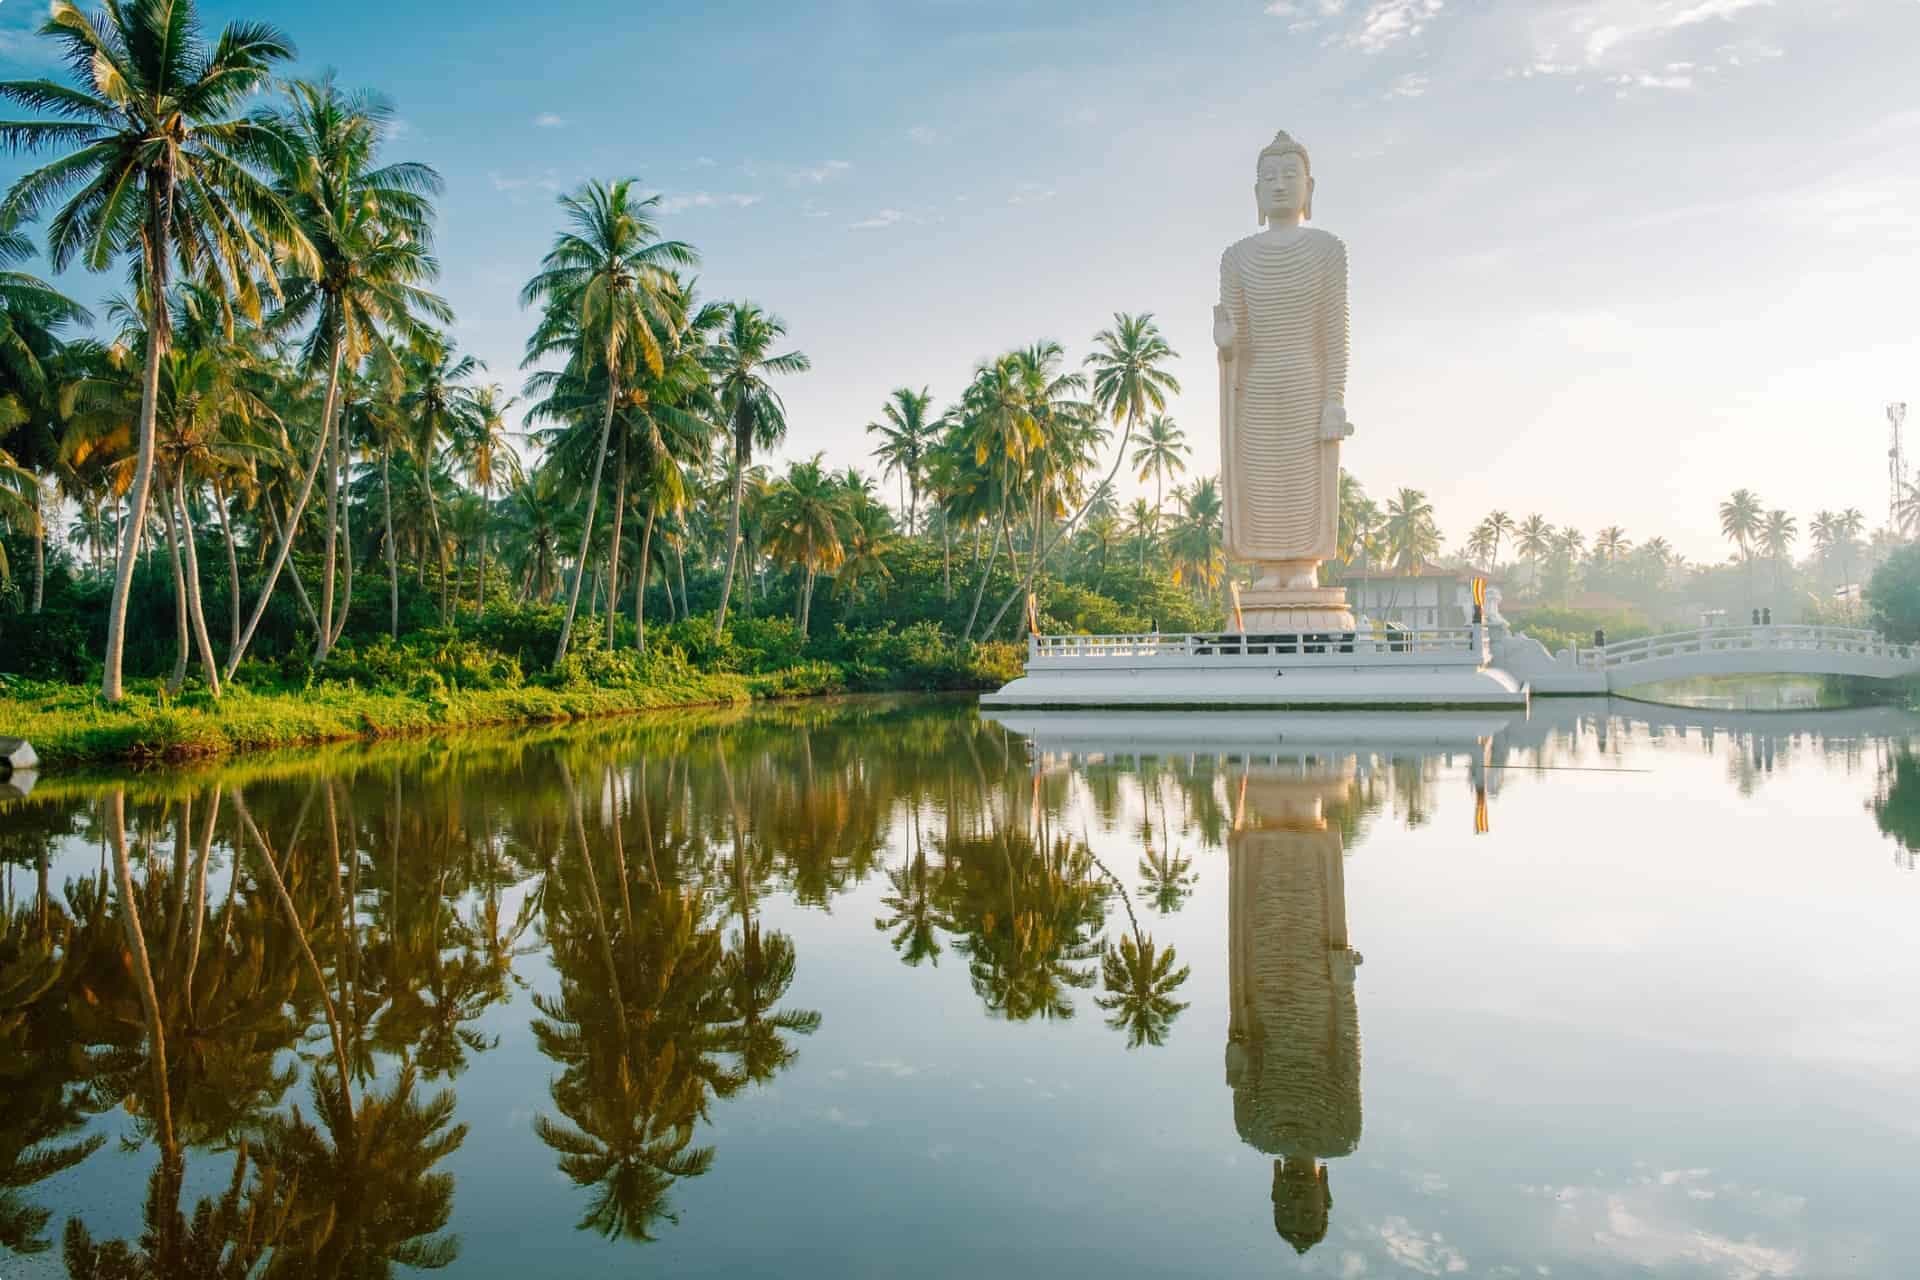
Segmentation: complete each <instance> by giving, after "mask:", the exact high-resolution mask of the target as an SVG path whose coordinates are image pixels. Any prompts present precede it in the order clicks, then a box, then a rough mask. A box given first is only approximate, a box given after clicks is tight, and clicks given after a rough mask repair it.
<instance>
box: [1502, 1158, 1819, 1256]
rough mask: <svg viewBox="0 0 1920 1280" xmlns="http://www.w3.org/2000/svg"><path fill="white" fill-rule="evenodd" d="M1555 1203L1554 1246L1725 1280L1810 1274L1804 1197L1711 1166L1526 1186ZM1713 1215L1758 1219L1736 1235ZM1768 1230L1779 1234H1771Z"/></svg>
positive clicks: (1571, 1252) (1527, 1190) (1526, 1190)
mask: <svg viewBox="0 0 1920 1280" xmlns="http://www.w3.org/2000/svg"><path fill="white" fill-rule="evenodd" d="M1522 1191H1523V1192H1524V1193H1526V1194H1529V1195H1532V1196H1535V1197H1538V1198H1549V1197H1550V1198H1551V1199H1552V1200H1553V1202H1554V1204H1555V1206H1556V1207H1555V1209H1554V1210H1553V1213H1552V1217H1551V1221H1550V1224H1549V1227H1550V1232H1551V1235H1552V1238H1553V1241H1554V1245H1555V1247H1556V1249H1557V1250H1561V1251H1564V1252H1565V1253H1567V1254H1569V1255H1572V1256H1575V1257H1579V1256H1588V1257H1592V1256H1595V1255H1598V1256H1600V1257H1603V1258H1605V1259H1607V1260H1608V1261H1610V1262H1612V1263H1614V1264H1618V1263H1626V1264H1629V1265H1632V1266H1634V1267H1644V1268H1663V1267H1672V1266H1675V1265H1685V1266H1690V1267H1697V1268H1701V1269H1703V1270H1704V1272H1705V1273H1706V1274H1709V1275H1713V1276H1717V1277H1723V1278H1724V1280H1768V1278H1769V1277H1781V1276H1799V1275H1805V1274H1808V1272H1807V1270H1806V1258H1805V1255H1804V1251H1803V1249H1802V1247H1801V1246H1800V1244H1799V1243H1798V1242H1794V1241H1781V1240H1779V1239H1778V1238H1777V1237H1778V1236H1779V1235H1781V1234H1783V1233H1788V1232H1792V1233H1794V1234H1796V1235H1797V1234H1798V1229H1799V1227H1800V1225H1801V1223H1802V1220H1803V1211H1804V1209H1805V1207H1806V1201H1805V1199H1804V1198H1802V1197H1800V1196H1789V1195H1780V1194H1777V1193H1774V1192H1768V1191H1763V1190H1760V1189H1757V1188H1748V1187H1743V1186H1741V1185H1739V1184H1738V1183H1733V1182H1724V1181H1721V1182H1715V1181H1713V1180H1712V1170H1710V1169H1664V1170H1661V1171H1659V1172H1658V1173H1650V1174H1643V1175H1641V1176H1640V1177H1638V1178H1636V1179H1633V1180H1631V1181H1629V1182H1627V1183H1625V1184H1624V1185H1622V1186H1618V1187H1604V1186H1598V1185H1594V1186H1565V1187H1523V1188H1522ZM1702 1213H1714V1214H1716V1215H1718V1216H1720V1217H1721V1218H1722V1219H1723V1220H1724V1218H1725V1217H1726V1215H1729V1214H1738V1215H1742V1216H1747V1217H1751V1218H1755V1219H1758V1220H1759V1221H1757V1222H1755V1223H1753V1224H1752V1225H1753V1227H1755V1228H1759V1229H1756V1230H1748V1231H1745V1232H1742V1233H1740V1234H1733V1233H1730V1232H1729V1231H1727V1230H1725V1229H1723V1228H1722V1229H1717V1228H1716V1227H1710V1226H1708V1225H1706V1224H1704V1223H1702V1222H1700V1221H1699V1220H1698V1215H1700V1214H1702ZM1763 1230H1764V1233H1765V1235H1771V1236H1774V1237H1776V1238H1775V1239H1767V1238H1764V1237H1763Z"/></svg>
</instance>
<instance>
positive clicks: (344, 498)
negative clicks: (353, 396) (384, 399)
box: [327, 406, 353, 649]
mask: <svg viewBox="0 0 1920 1280" xmlns="http://www.w3.org/2000/svg"><path fill="white" fill-rule="evenodd" d="M340 419H341V420H340V424H339V426H337V427H335V428H334V432H333V447H334V452H335V454H336V455H337V457H338V460H339V465H340V489H341V496H340V614H339V616H338V617H337V618H335V619H334V622H333V635H332V637H331V638H330V639H329V640H328V641H327V648H328V649H332V648H333V646H334V645H336V644H339V643H340V637H341V636H342V635H345V634H346V630H347V612H348V611H349V610H350V609H352V608H353V503H352V502H351V501H350V500H349V497H348V495H347V492H346V488H347V481H348V478H349V476H348V472H347V445H346V427H347V424H346V409H345V406H342V407H341V414H340Z"/></svg>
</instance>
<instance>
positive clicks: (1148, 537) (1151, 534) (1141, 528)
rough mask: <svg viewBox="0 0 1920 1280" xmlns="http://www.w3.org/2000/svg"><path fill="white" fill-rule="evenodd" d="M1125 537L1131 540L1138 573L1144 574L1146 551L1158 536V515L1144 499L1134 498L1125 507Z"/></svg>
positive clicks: (1145, 569)
mask: <svg viewBox="0 0 1920 1280" xmlns="http://www.w3.org/2000/svg"><path fill="white" fill-rule="evenodd" d="M1127 536H1128V537H1130V538H1132V539H1133V544H1134V549H1135V551H1136V553H1137V556H1138V560H1139V569H1140V572H1141V573H1145V572H1146V571H1147V549H1148V548H1149V547H1152V546H1153V545H1154V543H1155V541H1156V540H1157V539H1158V538H1159V536H1160V513H1159V512H1158V511H1157V510H1155V509H1154V508H1153V507H1150V506H1148V505H1147V500H1146V499H1145V498H1135V499H1134V500H1133V502H1132V504H1131V505H1129V506H1128V507H1127Z"/></svg>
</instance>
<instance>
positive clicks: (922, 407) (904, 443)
mask: <svg viewBox="0 0 1920 1280" xmlns="http://www.w3.org/2000/svg"><path fill="white" fill-rule="evenodd" d="M932 409H933V396H932V395H931V394H929V393H928V391H927V388H925V387H922V388H920V390H918V391H915V390H914V389H913V388H912V387H895V388H894V390H893V394H892V395H890V396H888V397H887V403H886V405H885V406H884V407H883V408H882V409H881V410H880V414H881V417H882V418H883V419H884V421H881V422H869V423H868V424H867V430H868V431H870V432H875V433H877V434H878V435H879V436H880V447H879V448H877V449H875V450H874V451H873V456H874V457H876V458H878V459H879V460H880V462H881V463H882V464H883V466H884V468H885V470H884V472H883V474H885V475H894V474H898V475H899V477H900V483H901V484H902V485H904V486H905V487H906V491H907V498H906V503H905V510H906V516H907V533H908V535H909V536H911V535H912V534H913V532H914V527H915V521H914V517H915V515H916V514H917V513H918V512H919V510H920V485H921V481H922V480H924V479H925V477H926V470H927V456H928V454H929V453H930V452H931V451H932V448H933V441H934V434H935V428H936V423H935V422H934V420H933V418H932V417H931V413H932Z"/></svg>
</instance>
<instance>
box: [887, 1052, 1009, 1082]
mask: <svg viewBox="0 0 1920 1280" xmlns="http://www.w3.org/2000/svg"><path fill="white" fill-rule="evenodd" d="M860 1066H861V1067H862V1068H863V1069H865V1070H867V1071H879V1072H883V1073H884V1074H886V1075H890V1076H892V1077H893V1078H894V1079H896V1080H904V1079H906V1078H907V1077H908V1076H911V1075H918V1074H919V1071H920V1068H918V1067H916V1066H913V1065H911V1064H909V1063H905V1062H902V1061H900V1059H898V1058H876V1059H873V1060H870V1061H867V1062H862V1063H861V1064H860ZM1028 1083H1029V1084H1031V1083H1032V1081H1028Z"/></svg>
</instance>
